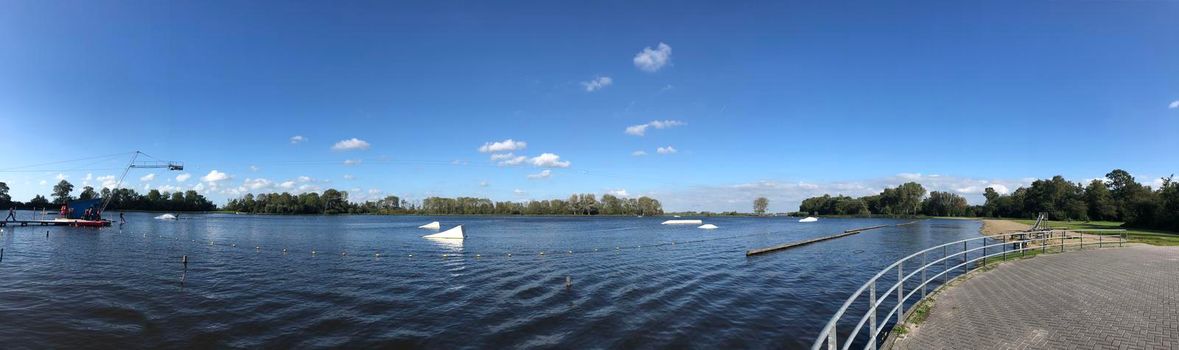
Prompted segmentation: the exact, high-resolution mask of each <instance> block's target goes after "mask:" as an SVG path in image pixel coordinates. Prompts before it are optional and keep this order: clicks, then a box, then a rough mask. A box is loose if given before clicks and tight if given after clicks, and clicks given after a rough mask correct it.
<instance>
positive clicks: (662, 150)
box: [655, 146, 679, 154]
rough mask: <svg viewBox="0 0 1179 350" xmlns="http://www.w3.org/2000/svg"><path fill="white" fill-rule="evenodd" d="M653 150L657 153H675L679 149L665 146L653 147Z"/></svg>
mask: <svg viewBox="0 0 1179 350" xmlns="http://www.w3.org/2000/svg"><path fill="white" fill-rule="evenodd" d="M655 152H656V153H659V154H672V153H676V152H679V151H678V150H676V149H675V147H671V146H667V147H659V148H657V149H655Z"/></svg>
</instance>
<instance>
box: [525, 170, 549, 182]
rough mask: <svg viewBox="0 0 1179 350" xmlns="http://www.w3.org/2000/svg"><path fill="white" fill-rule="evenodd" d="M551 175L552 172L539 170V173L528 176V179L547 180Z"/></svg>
mask: <svg viewBox="0 0 1179 350" xmlns="http://www.w3.org/2000/svg"><path fill="white" fill-rule="evenodd" d="M552 175H553V171H552V170H549V169H545V170H541V171H540V172H539V173H536V174H528V179H529V180H541V179H547V178H549V176H552Z"/></svg>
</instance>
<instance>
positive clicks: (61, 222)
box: [0, 219, 111, 227]
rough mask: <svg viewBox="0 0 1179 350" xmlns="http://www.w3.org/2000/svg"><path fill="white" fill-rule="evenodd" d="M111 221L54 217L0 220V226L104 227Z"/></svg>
mask: <svg viewBox="0 0 1179 350" xmlns="http://www.w3.org/2000/svg"><path fill="white" fill-rule="evenodd" d="M110 225H111V222H110V221H108V220H100V221H96V220H80V219H54V220H13V221H0V227H4V226H21V227H25V226H75V227H79V226H80V227H105V226H110Z"/></svg>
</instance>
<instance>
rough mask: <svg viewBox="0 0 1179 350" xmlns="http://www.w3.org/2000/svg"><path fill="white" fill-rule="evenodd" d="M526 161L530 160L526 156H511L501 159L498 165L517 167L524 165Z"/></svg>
mask: <svg viewBox="0 0 1179 350" xmlns="http://www.w3.org/2000/svg"><path fill="white" fill-rule="evenodd" d="M526 160H528V157H525V156H509V157H507V158H501V160H500V161H499V162H498V163H496V164H497V165H499V166H517V165H520V164H524V161H526Z"/></svg>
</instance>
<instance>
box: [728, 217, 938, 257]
mask: <svg viewBox="0 0 1179 350" xmlns="http://www.w3.org/2000/svg"><path fill="white" fill-rule="evenodd" d="M914 222H916V221H914ZM914 222H909V223H904V224H896V225H876V226H868V227H861V228H853V229H850V230H845V231H843V233H839V234H834V235H830V236H823V237H818V238H811V239H808V240H802V241H797V242H790V243H784V244H779V245H776V246H772V247H765V248H758V249H751V250H748V251H746V252H745V256H751V255H758V254H765V253H769V252H776V251H779V250H783V249H789V248H794V247H798V246H804V245H807V244H811V243H815V242H822V241H826V240H831V239H836V238H839V237H847V236H851V235H854V234H857V233H860V232H864V231H868V230H875V229H878V228H881V227H888V226H901V225H909V224H912V223H914Z"/></svg>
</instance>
